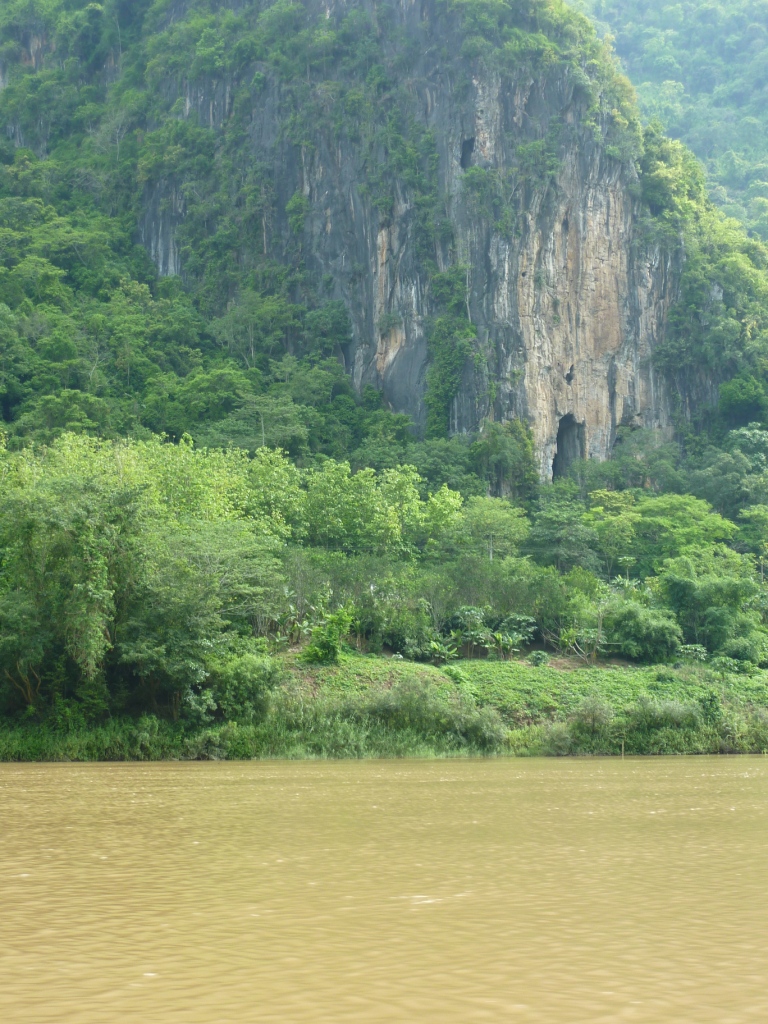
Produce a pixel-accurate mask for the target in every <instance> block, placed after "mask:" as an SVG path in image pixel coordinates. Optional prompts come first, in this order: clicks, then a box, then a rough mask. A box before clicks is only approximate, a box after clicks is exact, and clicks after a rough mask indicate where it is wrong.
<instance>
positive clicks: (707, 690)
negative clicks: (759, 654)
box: [0, 655, 768, 761]
mask: <svg viewBox="0 0 768 1024" xmlns="http://www.w3.org/2000/svg"><path fill="white" fill-rule="evenodd" d="M281 661H282V668H283V672H282V681H281V683H280V686H279V687H278V688H277V689H276V690H275V691H274V693H273V694H272V697H271V701H270V704H269V708H268V711H267V713H266V715H265V716H264V717H263V719H262V720H261V721H260V722H258V723H256V724H247V725H246V724H238V723H236V722H228V723H221V722H219V723H216V722H213V721H212V722H210V723H201V724H198V725H196V726H192V725H190V724H189V723H187V724H185V725H182V724H179V723H172V722H168V721H164V720H162V719H159V718H155V717H154V716H144V717H143V718H140V719H138V720H111V721H108V722H106V723H105V724H103V725H99V726H95V727H93V728H91V729H87V730H86V729H74V730H70V731H63V730H60V729H59V730H57V729H53V728H51V727H49V726H46V725H44V724H43V725H34V724H27V725H15V726H11V725H5V726H2V725H0V760H2V761H62V760H73V761H96V760H109V761H122V760H160V759H171V758H180V759H208V758H211V759H224V758H229V759H234V758H254V757H259V758H269V757H281V758H306V757H319V758H323V757H355V758H358V757H456V756H478V755H505V754H506V755H518V756H521V755H566V754H574V755H579V754H618V753H620V751H621V749H622V744H623V747H624V750H625V752H626V753H627V754H682V753H692V754H693V753H696V754H697V753H764V752H766V751H768V672H756V673H754V674H752V675H718V674H716V673H714V672H713V671H711V670H710V669H708V668H707V667H706V666H686V667H683V668H678V669H671V668H668V667H666V666H664V667H658V668H635V667H630V666H626V665H602V666H600V667H594V668H585V667H580V666H579V665H578V664H577V663H572V662H568V661H565V660H558V661H557V662H555V663H552V664H550V665H546V666H540V667H534V666H532V665H529V664H527V663H524V662H492V661H479V660H478V661H462V662H458V663H456V664H455V665H453V666H451V667H449V668H446V669H438V668H433V667H431V666H426V665H419V664H414V663H411V662H407V661H401V660H397V659H389V658H374V657H362V656H356V655H346V656H344V657H343V659H342V661H341V663H340V664H339V665H336V666H327V667H310V666H307V665H304V664H302V663H301V662H300V661H299V660H298V659H297V658H295V657H292V656H286V657H284V658H283V659H281Z"/></svg>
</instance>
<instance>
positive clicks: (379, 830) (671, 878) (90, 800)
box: [0, 757, 768, 1024]
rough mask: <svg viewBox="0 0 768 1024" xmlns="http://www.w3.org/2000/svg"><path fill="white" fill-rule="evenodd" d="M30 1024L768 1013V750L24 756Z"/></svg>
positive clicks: (0, 895)
mask: <svg viewBox="0 0 768 1024" xmlns="http://www.w3.org/2000/svg"><path fill="white" fill-rule="evenodd" d="M0 1020H2V1021H3V1022H5V1024H133V1022H136V1024H138V1022H141V1024H187V1022H188V1024H198V1022H200V1024H225V1022H226V1024H229V1022H232V1024H261V1022H267V1021H269V1022H272V1021H274V1022H280V1024H292V1022H296V1024H305V1022H306V1024H309V1022H313V1024H326V1022H327V1024H331V1022H333V1024H336V1022H343V1021H355V1022H368V1021H381V1022H400V1021H403V1022H405V1021H407V1022H419V1024H422V1022H423V1024H453V1022H455V1024H466V1022H470V1021H489V1022H491V1021H493V1022H526V1024H534V1022H537V1024H538V1022H542V1024H576V1022H584V1024H587V1022H589V1024H599V1022H606V1024H607V1022H611V1024H615V1022H623V1021H628V1022H629V1021H631V1022H648V1024H651V1022H653V1024H665V1022H676V1024H677V1022H690V1024H702V1022H708V1021H712V1022H717V1024H742V1022H748V1021H749V1022H752V1021H755V1022H757V1021H759V1022H761V1024H765V1022H766V1021H768V758H759V757H755V758H749V757H740V758H695V757H690V758H675V759H666V758H657V759H647V760H632V759H627V760H625V761H621V760H618V759H613V760H587V759H585V760H495V761H404V762H403V761H399V762H391V761H388V762H375V761H368V762H354V763H350V762H342V763H331V762H293V763H292V762H261V763H220V764H212V763H207V764H126V765H122V764H121V765H104V764H100V765H72V764H69V765H65V764H59V765H0Z"/></svg>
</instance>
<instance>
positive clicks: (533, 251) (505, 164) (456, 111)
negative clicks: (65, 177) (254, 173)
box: [141, 0, 678, 479]
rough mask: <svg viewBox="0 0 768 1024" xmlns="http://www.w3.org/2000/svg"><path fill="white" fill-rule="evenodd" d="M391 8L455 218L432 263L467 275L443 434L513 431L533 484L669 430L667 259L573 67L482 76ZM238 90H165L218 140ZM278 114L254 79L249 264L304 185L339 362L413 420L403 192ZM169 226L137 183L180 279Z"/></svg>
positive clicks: (428, 17) (310, 264)
mask: <svg viewBox="0 0 768 1024" xmlns="http://www.w3.org/2000/svg"><path fill="white" fill-rule="evenodd" d="M306 6H309V7H310V8H313V7H315V6H316V7H317V14H318V17H322V18H328V19H334V18H336V17H337V16H338V15H340V14H343V13H344V12H346V11H347V10H349V8H350V7H352V6H354V7H361V8H363V9H364V10H366V11H367V12H368V13H369V15H370V17H371V18H372V19H374V21H375V20H376V18H377V7H376V4H375V3H374V2H372V0H358V2H356V3H354V4H344V3H342V2H340V0H328V2H324V3H322V4H321V3H320V0H307V4H306ZM388 12H389V17H392V16H394V18H395V20H396V22H397V24H398V28H399V29H400V32H401V35H400V38H403V36H406V37H408V38H411V39H416V40H418V42H419V46H418V54H417V56H416V57H415V58H414V60H413V63H412V65H411V67H410V69H409V72H408V81H407V86H406V87H407V90H408V93H409V95H410V97H411V114H412V116H413V118H415V119H416V120H418V121H419V123H420V124H422V125H424V126H425V127H426V128H428V129H429V130H430V132H431V133H432V135H433V138H434V140H435V145H436V155H437V160H436V164H437V166H436V170H435V173H436V175H437V179H438V187H439V191H440V195H441V197H442V201H443V206H444V211H445V216H446V218H447V221H448V222H449V223H450V226H451V231H450V232H449V234H448V236H447V237H446V238H445V239H443V240H441V241H440V242H439V243H435V253H434V260H435V261H436V264H437V267H438V269H440V270H445V269H447V268H448V267H450V266H451V265H456V264H459V265H461V266H462V267H465V268H466V270H465V275H466V309H467V312H468V315H469V318H470V319H471V322H472V324H473V325H474V326H475V328H476V331H477V341H476V346H475V348H476V351H475V354H474V357H473V358H472V357H471V358H468V359H467V362H466V366H465V369H464V374H463V383H462V386H461V388H460V389H459V391H458V393H457V394H456V396H455V398H454V400H453V406H452V408H451V411H450V429H451V430H452V431H453V432H459V431H473V430H476V429H477V428H478V427H479V426H480V425H481V424H482V423H483V421H486V420H488V419H491V420H495V421H504V420H507V419H510V418H513V417H519V418H523V419H525V420H527V421H528V422H529V423H530V425H531V428H532V430H533V434H534V438H535V443H536V450H537V453H538V457H539V459H540V468H541V475H542V478H544V479H548V478H551V477H552V475H553V472H554V474H555V475H558V474H559V473H561V472H563V471H564V470H565V469H567V466H568V464H569V463H570V462H571V461H572V460H573V459H574V458H578V457H583V456H589V457H591V458H595V459H605V458H606V457H607V456H608V455H609V453H610V451H611V447H612V445H613V442H614V440H615V435H616V429H617V427H618V426H619V425H621V424H629V425H642V426H646V427H662V428H664V427H667V426H668V424H669V420H670V416H669V410H668V405H667V401H666V398H665V395H664V392H663V388H662V386H661V383H660V381H659V380H657V379H656V377H655V376H654V371H653V368H652V365H651V356H652V353H653V349H654V345H655V344H656V343H657V341H658V340H659V339H660V338H661V336H662V334H663V331H664V328H665V320H666V315H667V310H668V308H669V305H670V302H671V301H672V300H673V299H674V295H675V288H676V280H677V276H678V275H677V268H676V265H675V261H674V259H673V258H672V257H670V256H669V255H667V254H666V253H664V252H663V251H662V250H660V249H658V248H655V247H653V246H649V245H646V244H645V243H644V241H643V238H642V235H641V232H640V229H639V226H638V225H639V223H640V216H639V215H640V213H641V211H640V207H639V202H638V200H637V199H636V198H634V197H633V187H632V186H633V183H634V182H635V172H634V169H633V167H632V165H631V163H626V162H621V161H620V160H618V159H615V158H614V157H612V156H610V155H608V153H607V151H606V145H605V140H604V137H603V136H604V134H605V126H603V128H602V135H601V129H600V126H598V127H597V130H596V128H595V126H594V124H588V123H587V118H588V99H587V97H586V96H585V94H584V90H583V88H582V86H581V84H580V81H579V76H578V73H577V72H575V71H574V70H573V69H572V68H569V67H567V66H564V65H562V64H558V65H556V66H555V67H554V69H553V70H549V71H548V70H542V71H541V72H533V71H531V70H530V68H528V69H525V68H523V67H521V69H520V72H519V73H517V74H511V75H510V74H505V75H504V76H501V75H500V74H498V73H496V72H494V71H490V70H489V71H482V70H478V66H477V63H476V62H475V63H472V62H470V61H468V60H466V61H464V60H462V59H461V58H459V57H453V58H452V57H450V54H453V53H458V52H459V48H460V44H461V40H460V39H459V37H458V35H457V27H456V24H455V23H454V22H452V20H451V16H450V15H448V14H446V13H444V7H438V6H437V5H436V4H434V3H432V2H431V0H425V2H423V3H418V2H412V0H396V2H395V4H394V5H393V6H390V7H389V8H388ZM393 38H394V37H393ZM384 45H385V47H386V46H387V45H389V44H387V43H386V41H385V43H384ZM392 45H393V46H394V43H393V44H392ZM446 54H448V55H449V56H446ZM236 85H237V83H236V82H225V81H221V80H211V81H210V82H208V83H202V84H201V83H200V82H197V83H194V84H192V85H186V86H183V87H180V89H181V91H180V93H179V94H178V95H179V97H180V98H181V99H183V103H182V104H177V106H178V107H179V108H180V109H181V110H182V111H183V112H182V113H181V114H180V116H188V115H189V113H190V111H192V112H194V113H195V115H196V117H197V119H198V123H201V124H206V125H209V126H210V127H212V128H214V129H217V130H219V129H221V128H222V127H223V126H224V125H225V124H226V121H227V118H228V117H229V116H230V108H231V102H230V97H231V95H232V93H233V91H234V89H235V87H236ZM288 112H289V104H288V101H287V98H286V95H285V91H284V87H283V85H281V83H280V81H278V80H277V78H276V77H274V76H273V75H271V74H270V73H269V72H268V71H266V72H265V75H264V86H263V88H262V89H261V91H260V92H259V95H258V97H257V98H255V99H254V101H253V104H252V110H251V111H250V123H249V125H248V128H247V141H246V142H245V143H244V145H247V146H248V147H250V151H251V152H252V153H253V159H254V160H259V161H260V162H262V163H264V164H266V165H267V167H269V168H271V174H272V179H273V182H274V196H275V200H274V206H273V212H272V214H271V215H270V221H269V224H267V222H266V220H265V223H264V232H263V242H262V244H263V248H264V253H265V254H268V255H269V256H270V257H271V258H276V259H278V260H285V259H286V258H287V253H288V252H289V249H290V246H291V245H292V244H293V245H295V244H296V243H295V240H294V239H293V238H292V235H291V230H290V228H289V223H288V217H287V214H286V212H285V208H286V205H287V204H288V203H289V201H290V199H291V197H292V196H294V195H295V193H297V192H299V193H301V194H303V195H304V196H305V197H306V199H307V200H308V211H309V212H308V216H307V217H306V221H305V227H304V233H303V236H301V237H300V239H299V243H300V245H301V252H302V258H303V261H304V264H305V266H306V267H307V269H308V270H309V271H310V273H311V274H312V275H313V278H314V279H315V280H316V281H321V280H322V281H325V282H326V294H327V295H328V297H329V298H337V299H343V301H344V302H345V303H346V305H347V308H348V309H349V312H350V316H351V319H352V324H353V339H352V341H351V343H350V344H349V345H348V346H347V347H346V348H345V349H344V351H343V353H340V358H342V357H343V359H344V361H345V365H346V368H347V370H348V372H349V373H350V374H351V376H352V378H353V381H354V383H355V385H356V387H358V388H362V387H363V386H364V385H365V384H366V383H372V384H374V385H375V386H376V387H378V388H379V389H381V390H382V391H383V393H384V396H385V398H386V401H387V402H388V404H389V405H390V406H391V408H392V409H393V410H395V411H397V412H402V413H407V414H409V415H410V416H412V417H413V419H414V421H415V422H416V424H417V425H419V426H420V427H423V425H424V423H425V420H426V409H425V402H424V399H425V389H426V382H427V378H426V373H427V368H428V365H429V352H428V341H427V338H428V329H429V318H430V316H432V315H434V314H435V305H434V302H433V298H432V294H431V285H430V273H429V272H428V271H427V270H425V269H424V265H423V260H420V259H419V256H418V253H417V245H416V238H415V234H416V226H415V225H416V219H415V218H416V215H415V208H414V206H415V196H414V194H413V192H412V190H411V189H410V188H409V186H408V184H407V183H406V182H405V181H404V180H400V179H398V180H396V181H395V182H394V183H393V194H394V202H393V205H392V207H391V210H387V211H386V212H382V211H381V209H380V208H379V207H377V205H376V204H375V203H374V202H373V201H372V199H371V195H370V190H369V189H367V188H366V185H367V182H368V179H369V177H370V173H371V166H370V154H369V156H368V158H367V162H366V158H365V157H364V153H363V150H362V148H361V146H360V144H359V142H355V141H353V140H351V139H350V138H348V137H346V136H345V135H343V134H342V135H341V136H339V135H334V134H332V133H330V132H328V131H326V130H325V129H323V128H322V127H321V126H318V128H317V131H316V132H315V134H314V136H313V137H312V139H311V144H304V145H297V144H294V143H292V142H289V141H288V140H287V139H286V137H285V135H284V133H283V131H282V127H283V124H284V121H285V119H286V117H287V116H288ZM532 145H538V146H539V150H538V151H537V152H539V153H540V154H543V153H544V152H547V153H548V154H549V157H550V158H551V160H550V164H549V165H548V169H547V170H546V171H545V172H544V173H538V176H537V174H536V173H531V174H527V175H526V174H525V173H523V169H522V162H521V153H524V152H525V147H526V146H529V147H530V146H532ZM473 167H474V168H480V169H481V170H484V171H487V172H490V176H489V177H488V179H487V180H488V181H493V182H495V183H496V184H495V185H494V187H496V188H498V190H499V191H500V192H501V193H503V195H502V197H501V199H502V202H503V203H504V204H505V208H506V209H507V211H508V216H507V217H506V219H502V221H501V222H500V219H499V217H498V216H492V215H490V214H489V213H488V211H487V210H485V209H480V208H479V207H478V204H477V201H476V197H474V198H473V195H472V194H471V193H470V191H469V190H468V189H467V187H466V180H467V175H468V174H471V168H473ZM183 218H184V203H183V199H182V198H180V196H179V195H178V194H177V193H176V192H175V191H174V188H173V187H172V186H171V185H170V184H169V183H166V184H164V183H162V182H160V183H156V184H155V185H153V186H152V188H151V189H149V190H148V192H147V196H146V204H145V213H144V216H143V218H142V221H141V238H142V241H143V242H144V244H145V245H146V246H147V248H148V250H149V251H150V253H151V254H152V256H153V258H154V259H155V261H156V263H157V266H158V268H159V269H160V272H161V273H164V274H172V273H179V272H183V266H182V263H181V262H180V259H179V252H178V247H177V245H176V242H175V240H174V238H175V231H176V230H177V229H178V225H179V224H180V223H181V221H182V220H183Z"/></svg>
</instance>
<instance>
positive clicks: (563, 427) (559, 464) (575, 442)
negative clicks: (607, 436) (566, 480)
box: [552, 413, 586, 480]
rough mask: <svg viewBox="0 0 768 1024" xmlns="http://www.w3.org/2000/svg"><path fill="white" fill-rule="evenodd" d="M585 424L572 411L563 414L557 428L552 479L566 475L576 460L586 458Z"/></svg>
mask: <svg viewBox="0 0 768 1024" xmlns="http://www.w3.org/2000/svg"><path fill="white" fill-rule="evenodd" d="M585 447H586V446H585V443H584V424H583V423H577V422H576V420H575V419H574V417H573V415H572V414H571V413H568V414H567V415H566V416H563V417H562V419H561V420H560V425H559V427H558V428H557V446H556V448H555V457H554V459H553V460H552V479H553V480H559V479H561V478H562V477H564V476H566V474H567V473H568V470H569V469H570V468H571V466H572V465H573V463H574V462H577V461H578V460H579V459H583V458H584V454H585Z"/></svg>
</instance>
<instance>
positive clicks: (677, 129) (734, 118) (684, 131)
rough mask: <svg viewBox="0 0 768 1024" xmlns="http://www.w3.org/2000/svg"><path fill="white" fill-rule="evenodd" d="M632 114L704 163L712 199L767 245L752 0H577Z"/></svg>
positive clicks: (761, 83) (761, 20)
mask: <svg viewBox="0 0 768 1024" xmlns="http://www.w3.org/2000/svg"><path fill="white" fill-rule="evenodd" d="M578 6H579V7H581V8H582V9H584V10H586V11H588V12H589V13H590V14H591V15H593V16H594V17H595V18H596V19H597V22H598V25H599V26H600V28H601V30H602V31H606V30H607V31H609V32H611V33H612V35H613V38H614V45H615V47H616V51H617V53H618V55H619V56H620V57H621V60H622V63H623V65H624V67H625V68H626V70H627V73H628V74H629V77H630V78H631V79H632V81H633V83H634V84H635V87H636V88H637V91H638V97H639V101H640V109H641V111H642V113H643V114H644V116H645V117H646V118H647V119H648V120H653V119H656V120H658V121H660V122H661V124H662V125H663V126H664V128H665V130H666V131H667V132H669V133H670V134H671V135H672V136H673V137H674V138H676V139H680V140H682V141H683V142H684V143H685V144H686V145H687V146H689V147H690V148H691V149H692V150H693V152H694V153H695V154H696V156H697V157H698V158H699V159H700V160H701V161H702V162H703V164H704V166H705V168H706V171H707V174H708V178H709V187H710V195H711V196H712V198H713V200H714V201H715V202H716V203H717V205H718V206H720V207H721V208H722V209H723V210H724V211H725V212H726V213H727V214H728V215H729V216H730V217H735V218H738V219H739V220H740V221H742V222H743V223H744V224H746V225H747V226H748V227H749V230H750V233H751V234H754V235H757V236H758V237H759V238H761V239H762V240H763V241H768V142H766V138H767V136H766V128H767V127H768V121H767V118H768V113H767V111H768V106H767V105H766V84H767V80H766V75H765V68H766V60H768V11H766V8H765V5H764V4H762V3H761V2H760V0H718V2H714V3H713V2H707V3H695V2H687V3H682V4H669V3H667V2H666V0H650V2H648V0H643V2H638V0H620V2H619V0H583V2H581V3H579V4H578Z"/></svg>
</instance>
